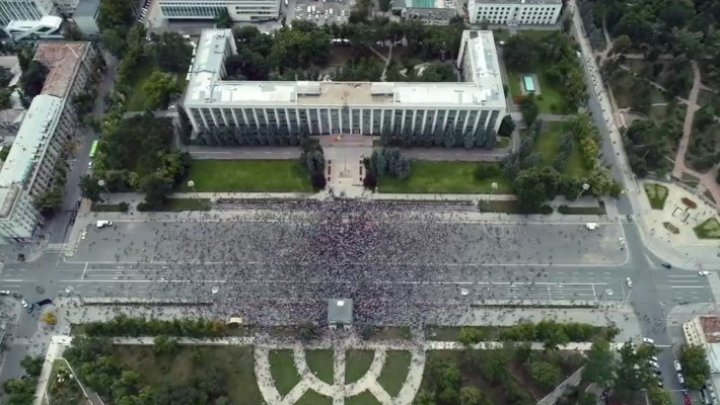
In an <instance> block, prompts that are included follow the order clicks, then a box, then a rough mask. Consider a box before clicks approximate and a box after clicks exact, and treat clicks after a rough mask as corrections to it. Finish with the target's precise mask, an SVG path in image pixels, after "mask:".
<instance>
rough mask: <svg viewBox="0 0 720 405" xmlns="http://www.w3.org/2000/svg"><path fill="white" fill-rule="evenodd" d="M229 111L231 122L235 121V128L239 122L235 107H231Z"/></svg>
mask: <svg viewBox="0 0 720 405" xmlns="http://www.w3.org/2000/svg"><path fill="white" fill-rule="evenodd" d="M230 113H231V114H232V117H233V122H234V123H235V128H237V127H239V126H240V124H239V123H238V119H237V113H236V112H235V109H234V108H231V109H230Z"/></svg>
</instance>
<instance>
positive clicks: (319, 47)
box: [225, 18, 465, 81]
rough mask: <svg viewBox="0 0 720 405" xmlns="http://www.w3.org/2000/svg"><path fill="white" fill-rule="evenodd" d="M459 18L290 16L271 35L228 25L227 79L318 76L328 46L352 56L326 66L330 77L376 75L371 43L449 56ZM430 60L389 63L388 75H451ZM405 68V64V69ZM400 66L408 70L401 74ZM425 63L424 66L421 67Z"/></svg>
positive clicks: (425, 56) (443, 77) (453, 54)
mask: <svg viewBox="0 0 720 405" xmlns="http://www.w3.org/2000/svg"><path fill="white" fill-rule="evenodd" d="M464 28H465V27H464V25H463V24H462V23H458V24H453V25H450V26H448V27H432V29H431V28H430V27H427V26H424V25H422V24H421V23H419V22H416V21H407V22H394V21H392V22H391V21H390V20H388V19H385V18H376V19H373V20H361V21H357V22H349V23H347V24H343V25H337V24H329V25H325V26H322V27H318V26H317V25H315V24H314V23H312V22H310V21H294V22H293V24H292V27H284V28H281V29H280V30H278V31H277V32H275V33H274V34H273V35H272V36H271V35H269V34H264V33H261V32H260V31H259V30H258V29H257V28H256V27H253V26H244V27H240V28H236V29H234V30H233V35H234V38H235V41H236V45H237V55H233V56H230V57H228V58H227V59H226V60H225V70H226V72H227V76H226V79H228V80H291V81H292V80H320V79H321V76H322V75H323V74H322V73H321V69H322V68H324V67H327V65H328V62H329V59H330V55H331V52H332V50H333V49H334V48H333V40H335V41H336V42H337V44H336V45H337V46H338V47H348V48H350V49H351V50H352V57H351V58H350V60H349V61H348V63H346V64H345V65H344V66H342V67H339V68H337V69H336V70H335V72H334V73H333V72H330V73H329V74H330V76H331V77H333V78H334V80H370V81H377V80H380V76H381V74H382V67H381V65H380V64H379V63H374V62H373V61H374V60H377V56H375V54H374V53H373V52H372V51H371V50H370V47H378V46H379V47H385V46H388V45H390V44H395V45H404V46H405V47H406V48H407V50H408V53H411V54H413V55H416V56H419V57H420V58H421V59H425V60H432V59H442V60H446V59H448V60H449V59H453V58H455V57H456V56H457V52H458V50H459V47H460V41H461V36H462V31H463V30H464ZM444 65H445V64H431V65H430V66H429V70H427V71H426V72H423V74H420V75H417V74H415V73H414V69H413V67H414V66H413V65H409V66H408V64H399V65H398V64H397V63H395V62H394V61H393V63H392V65H391V66H390V67H389V68H388V73H387V75H388V78H387V79H386V80H388V81H411V80H418V81H453V80H457V79H456V77H455V74H454V71H453V70H452V68H451V66H449V65H447V66H444ZM408 68H409V69H408ZM402 69H405V70H406V72H407V73H405V74H401V73H400V70H402ZM426 69H428V68H426Z"/></svg>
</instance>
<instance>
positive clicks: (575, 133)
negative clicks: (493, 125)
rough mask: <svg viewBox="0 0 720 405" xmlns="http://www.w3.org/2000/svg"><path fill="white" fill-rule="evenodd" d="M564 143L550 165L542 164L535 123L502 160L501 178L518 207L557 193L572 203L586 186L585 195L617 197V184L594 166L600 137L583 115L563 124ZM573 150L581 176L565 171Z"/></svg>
mask: <svg viewBox="0 0 720 405" xmlns="http://www.w3.org/2000/svg"><path fill="white" fill-rule="evenodd" d="M563 130H564V132H565V133H566V134H568V135H566V136H565V137H564V138H565V141H563V142H561V143H560V146H559V148H560V149H559V150H558V151H556V154H555V155H554V160H553V163H552V164H551V165H547V164H543V157H542V156H541V155H540V154H539V153H538V152H537V151H536V150H535V144H536V142H537V140H538V138H539V137H540V134H541V132H542V122H539V121H538V122H535V123H534V124H533V125H532V126H531V127H530V128H529V130H528V134H527V136H526V137H525V138H524V139H523V140H522V142H521V143H520V147H519V148H518V150H517V151H516V152H513V153H512V154H511V155H509V156H508V157H506V158H505V159H504V160H503V161H502V169H503V174H504V175H505V177H507V178H509V179H513V189H514V191H515V194H516V196H517V198H518V203H519V204H520V206H521V208H523V209H524V210H526V211H528V212H532V211H534V210H537V209H538V208H539V206H540V205H541V204H542V203H543V202H545V201H547V200H551V199H553V198H555V197H556V196H557V195H558V194H559V195H563V196H565V198H567V199H570V200H574V199H576V198H578V196H579V195H580V191H581V190H583V185H584V184H587V185H588V186H589V190H587V193H586V194H589V195H593V196H604V195H612V196H618V195H619V194H620V191H621V187H620V185H619V184H618V183H617V182H615V181H614V180H613V179H612V178H611V177H610V173H609V172H608V170H607V169H606V168H604V167H601V166H600V165H599V164H598V158H599V153H600V148H599V141H600V137H599V134H598V133H597V129H596V128H595V126H594V125H593V123H592V121H591V119H590V117H589V116H588V115H587V114H578V115H575V116H573V117H572V118H570V119H568V120H566V121H565V122H564V124H563ZM573 144H577V148H578V150H579V153H580V155H581V157H582V164H583V169H584V173H581V174H570V173H568V172H567V171H561V170H559V169H562V170H564V169H566V167H567V161H568V159H569V157H570V153H568V152H569V149H572V148H574V146H573Z"/></svg>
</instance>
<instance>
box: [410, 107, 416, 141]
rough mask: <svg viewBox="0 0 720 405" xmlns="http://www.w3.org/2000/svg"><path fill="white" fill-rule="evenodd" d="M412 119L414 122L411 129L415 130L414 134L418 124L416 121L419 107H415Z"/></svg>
mask: <svg viewBox="0 0 720 405" xmlns="http://www.w3.org/2000/svg"><path fill="white" fill-rule="evenodd" d="M412 120H413V123H412V127H410V128H411V130H412V131H413V135H414V133H415V127H416V126H417V123H416V122H415V121H416V120H417V109H414V110H413V118H412Z"/></svg>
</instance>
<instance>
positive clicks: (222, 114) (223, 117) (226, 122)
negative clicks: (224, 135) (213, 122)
mask: <svg viewBox="0 0 720 405" xmlns="http://www.w3.org/2000/svg"><path fill="white" fill-rule="evenodd" d="M220 116H221V117H222V119H223V123H224V124H225V126H226V127H227V126H229V125H228V120H227V117H226V116H225V111H224V110H223V109H222V108H221V109H220Z"/></svg>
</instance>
